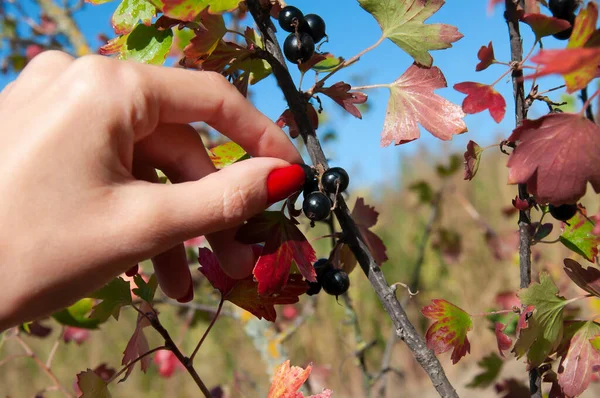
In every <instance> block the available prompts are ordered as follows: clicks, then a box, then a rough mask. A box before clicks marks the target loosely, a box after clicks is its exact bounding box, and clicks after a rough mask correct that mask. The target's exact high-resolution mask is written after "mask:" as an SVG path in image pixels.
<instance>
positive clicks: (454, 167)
mask: <svg viewBox="0 0 600 398" xmlns="http://www.w3.org/2000/svg"><path fill="white" fill-rule="evenodd" d="M462 165H463V160H462V158H461V157H460V156H459V155H457V154H454V155H452V156H450V162H449V164H448V165H447V166H446V165H443V164H438V165H437V166H436V168H435V170H436V172H437V174H438V176H440V177H442V178H446V177H450V176H451V175H452V174H454V173H456V172H457V171H458V169H460V167H461V166H462Z"/></svg>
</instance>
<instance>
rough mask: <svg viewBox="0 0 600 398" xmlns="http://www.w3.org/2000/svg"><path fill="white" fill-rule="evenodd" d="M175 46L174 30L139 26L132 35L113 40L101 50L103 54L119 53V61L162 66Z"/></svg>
mask: <svg viewBox="0 0 600 398" xmlns="http://www.w3.org/2000/svg"><path fill="white" fill-rule="evenodd" d="M172 44H173V31H172V30H170V29H169V30H158V29H157V28H156V27H155V26H146V25H143V24H140V25H137V26H136V27H135V29H133V31H131V32H130V33H128V34H126V35H123V36H120V37H118V38H116V39H114V40H111V41H110V42H109V43H108V44H106V45H105V46H103V47H102V48H101V50H100V53H101V54H104V55H107V54H114V53H116V52H118V53H119V56H118V58H119V59H126V60H132V61H137V62H143V63H146V64H154V65H162V64H163V63H164V62H165V60H166V59H167V56H168V55H169V52H170V51H171V45H172Z"/></svg>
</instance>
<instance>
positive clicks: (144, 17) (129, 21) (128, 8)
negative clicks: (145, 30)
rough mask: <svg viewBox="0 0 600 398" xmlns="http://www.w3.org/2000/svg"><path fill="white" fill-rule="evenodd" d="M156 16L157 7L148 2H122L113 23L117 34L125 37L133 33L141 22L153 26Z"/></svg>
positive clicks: (127, 0) (130, 0)
mask: <svg viewBox="0 0 600 398" xmlns="http://www.w3.org/2000/svg"><path fill="white" fill-rule="evenodd" d="M155 15H156V7H154V6H153V5H152V4H151V3H150V2H148V1H146V0H122V1H121V3H120V4H119V6H118V7H117V9H116V10H115V12H114V14H113V16H112V19H111V23H112V26H113V29H114V30H115V33H116V34H118V35H124V34H127V33H129V32H131V31H132V30H133V28H135V26H136V25H137V24H138V22H139V21H140V20H141V21H142V23H143V24H144V25H146V26H150V25H152V18H154V16H155Z"/></svg>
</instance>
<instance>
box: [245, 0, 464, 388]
mask: <svg viewBox="0 0 600 398" xmlns="http://www.w3.org/2000/svg"><path fill="white" fill-rule="evenodd" d="M246 4H247V5H248V9H249V11H250V13H251V14H252V17H253V18H254V20H255V21H256V24H257V26H258V28H259V30H260V32H261V34H262V36H263V40H264V41H265V48H266V54H265V56H266V59H267V61H268V62H269V64H270V65H271V67H272V69H273V74H274V75H275V78H276V79H277V82H278V84H279V87H280V88H281V90H282V92H283V94H284V96H285V99H286V101H287V103H288V106H289V108H290V110H291V111H292V113H293V114H294V120H295V121H296V123H297V125H298V130H299V132H300V135H301V136H302V139H303V140H304V142H305V144H306V149H307V151H308V153H309V155H310V158H311V160H312V163H313V164H314V165H319V164H320V165H322V166H323V167H324V168H325V169H327V168H328V162H327V158H326V157H325V154H324V153H323V150H322V148H321V144H320V142H319V140H318V138H317V136H316V134H315V131H314V129H313V126H312V124H311V122H310V119H309V118H308V115H307V114H306V101H307V98H306V97H305V96H304V95H302V94H301V93H300V92H298V89H297V88H296V86H295V84H294V81H293V79H292V76H291V75H290V73H289V71H288V70H287V67H286V64H285V59H284V57H283V54H282V52H281V48H280V47H279V43H278V42H277V38H276V36H275V26H274V25H273V23H272V22H271V17H270V15H269V10H268V9H263V8H262V7H261V5H260V1H259V0H247V2H246ZM335 215H336V217H337V219H338V222H339V225H340V227H341V229H342V231H343V233H344V241H345V243H346V244H348V246H349V247H350V249H351V250H352V253H353V254H354V256H355V257H356V260H357V261H358V263H359V264H360V266H361V268H362V270H363V272H364V273H365V274H366V275H367V277H368V278H369V281H370V283H371V285H372V286H373V289H374V290H375V292H376V294H377V296H378V297H379V300H380V301H381V303H382V304H383V307H384V308H385V310H386V312H387V313H388V314H389V316H390V318H391V320H392V323H393V324H394V327H395V328H396V333H397V335H398V337H400V338H401V339H402V340H403V341H404V342H405V343H406V344H407V346H408V347H409V348H410V350H411V351H412V353H413V355H414V357H415V359H416V360H417V362H418V363H419V365H420V366H421V367H422V368H423V370H425V372H426V373H427V375H428V376H429V378H430V379H431V381H432V384H433V386H434V387H435V389H436V390H437V391H438V393H439V395H440V396H442V397H458V395H457V393H456V391H455V389H454V387H453V386H452V384H450V381H448V378H447V377H446V374H445V372H444V369H443V368H442V365H441V364H440V362H439V360H438V359H437V357H436V356H435V355H434V354H433V352H432V351H431V350H429V349H428V348H427V346H426V344H425V341H424V340H423V338H422V337H421V336H420V335H419V334H418V333H417V331H416V329H415V327H414V326H413V324H412V323H411V322H410V320H409V319H408V316H407V314H406V312H405V311H404V308H403V307H402V306H401V305H400V302H399V301H398V298H397V297H396V295H395V292H394V291H393V290H392V289H391V288H390V286H389V285H388V283H387V281H386V279H385V276H384V275H383V272H382V271H381V269H380V268H379V265H377V263H376V262H375V259H374V258H373V254H372V253H371V251H370V250H369V248H368V246H367V244H366V243H365V239H364V237H363V236H362V234H361V232H360V231H359V229H358V226H357V225H356V223H355V221H354V220H353V219H352V216H351V214H350V210H349V209H348V206H347V205H346V202H345V200H344V198H343V197H342V196H341V195H340V196H338V198H337V207H336V209H335Z"/></svg>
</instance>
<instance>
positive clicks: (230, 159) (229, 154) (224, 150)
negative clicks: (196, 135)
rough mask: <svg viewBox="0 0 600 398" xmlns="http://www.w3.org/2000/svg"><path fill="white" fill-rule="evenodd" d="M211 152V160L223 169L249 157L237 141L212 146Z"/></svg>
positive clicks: (216, 166) (218, 167)
mask: <svg viewBox="0 0 600 398" xmlns="http://www.w3.org/2000/svg"><path fill="white" fill-rule="evenodd" d="M209 152H210V153H209V156H210V160H211V161H212V163H213V164H214V166H215V168H217V169H222V168H224V167H227V166H230V165H232V164H234V163H236V162H239V161H241V160H244V159H247V158H248V157H249V156H248V154H247V153H246V151H245V150H244V148H242V147H241V146H239V145H238V144H236V143H235V142H226V143H224V144H221V145H217V146H216V147H213V148H211V149H210V151H209Z"/></svg>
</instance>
